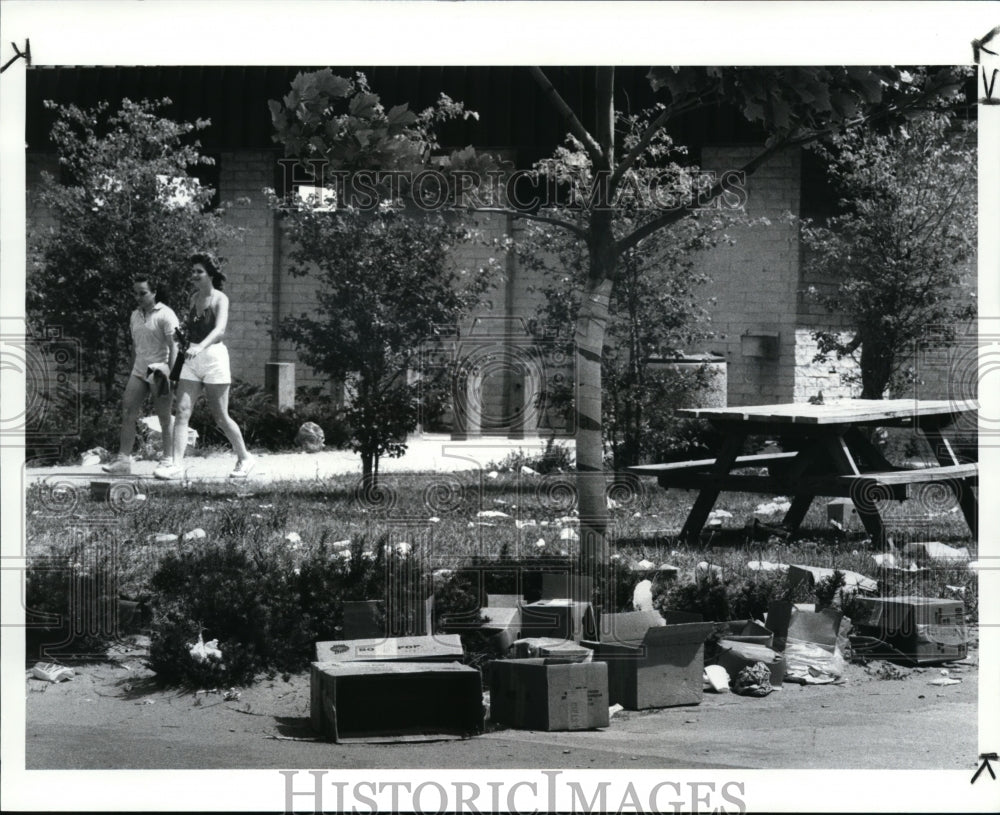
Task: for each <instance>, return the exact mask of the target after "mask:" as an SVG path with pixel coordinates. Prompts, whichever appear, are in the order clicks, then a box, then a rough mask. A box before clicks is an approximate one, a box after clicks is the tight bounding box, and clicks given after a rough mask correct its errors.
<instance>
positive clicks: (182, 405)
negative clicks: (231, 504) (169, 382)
mask: <svg viewBox="0 0 1000 815" xmlns="http://www.w3.org/2000/svg"><path fill="white" fill-rule="evenodd" d="M188 262H189V263H190V264H191V282H192V284H193V285H194V289H195V292H194V294H192V295H191V302H190V309H189V312H188V318H187V322H186V329H187V337H188V341H189V342H190V345H189V346H188V349H187V351H186V352H185V358H184V366H183V367H182V368H181V372H180V379H179V381H178V383H177V415H176V418H175V421H174V457H173V461H172V462H170V463H169V464H166V465H164V466H163V467H159V468H157V469H156V470H155V471H154V473H153V475H154V476H156V477H157V478H162V479H173V478H179V477H180V476H181V474H182V472H183V469H182V467H181V463H182V462H183V460H184V450H185V448H186V447H187V431H188V422H189V421H190V419H191V410H192V409H193V408H194V403H195V401H196V400H197V399H198V396H199V395H201V393H202V390H204V393H205V400H206V401H207V402H208V407H209V410H211V412H212V418H214V419H215V423H216V424H217V425H218V426H219V429H220V430H222V432H223V433H224V434H225V436H226V438H227V439H228V440H229V443H230V444H231V445H232V446H233V450H234V451H235V453H236V467H235V468H234V469H233V471H232V472H231V473H230V474H229V477H230V478H246V477H247V476H248V475H249V474H250V471H251V470H252V469H253V466H254V459H253V457H252V456H251V455H250V453H249V452H248V451H247V448H246V444H244V442H243V434H242V433H241V432H240V428H239V426H238V425H237V424H236V422H234V421H233V419H232V417H231V416H230V415H229V386H230V383H231V382H232V377H231V375H230V371H229V351H228V350H227V349H226V346H225V345H224V344H223V342H222V340H223V337H225V335H226V325H227V324H228V322H229V298H228V297H227V296H226V295H225V294H224V293H223V291H222V285H223V283H224V282H225V279H226V276H225V275H224V274H223V273H222V271H221V270H220V268H219V264H218V262H217V261H216V260H215V258H213V257H212V256H211V255H208V254H205V253H198V254H195V255H192V256H191V257H190V258H189V259H188Z"/></svg>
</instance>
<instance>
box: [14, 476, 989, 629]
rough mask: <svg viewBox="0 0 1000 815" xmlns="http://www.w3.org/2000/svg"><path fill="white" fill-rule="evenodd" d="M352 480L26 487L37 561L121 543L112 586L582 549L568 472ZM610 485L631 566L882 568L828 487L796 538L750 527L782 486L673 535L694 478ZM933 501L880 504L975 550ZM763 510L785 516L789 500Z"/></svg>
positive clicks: (901, 588)
mask: <svg viewBox="0 0 1000 815" xmlns="http://www.w3.org/2000/svg"><path fill="white" fill-rule="evenodd" d="M356 486H357V480H356V477H354V476H343V477H338V478H333V479H329V480H327V481H323V482H310V483H305V484H281V485H275V486H269V487H263V486H262V487H259V488H257V487H253V486H250V487H249V488H248V487H247V485H234V484H232V483H228V484H205V485H194V486H188V487H184V486H179V485H175V484H160V483H156V482H148V483H146V484H145V486H144V487H143V489H145V490H146V493H145V500H142V501H132V502H128V503H127V504H125V505H123V506H120V507H117V508H116V509H117V511H116V512H115V513H113V514H112V513H109V511H108V504H106V503H104V502H99V501H88V500H83V501H81V502H79V503H78V504H77V505H76V506H74V507H71V508H70V509H71V510H72V511H71V512H69V513H67V511H66V509H67V508H66V507H59V506H53V503H54V502H53V501H52V500H51V497H50V496H46V495H45V494H44V493H43V492H42V488H41V487H37V486H34V487H32V488H30V489H29V491H28V494H27V539H28V554H29V557H30V558H32V559H33V562H35V563H43V562H50V563H51V562H54V561H50V560H49V559H55V560H59V559H65V561H64V562H69V563H70V564H76V568H78V569H84V570H85V569H86V568H88V566H87V564H88V561H93V559H94V558H95V557H99V556H112V557H113V558H114V561H115V574H116V578H115V580H116V583H117V591H118V592H119V593H120V594H121V595H123V596H128V597H135V596H140V595H143V594H146V593H148V581H149V578H150V576H151V575H152V574H153V573H154V572H155V570H156V567H157V563H158V561H159V560H160V559H161V558H162V556H163V555H164V554H165V553H166V552H169V551H174V552H176V551H193V550H197V549H198V548H203V547H207V546H212V545H215V544H218V543H225V542H235V543H236V544H237V545H238V546H240V547H244V548H245V549H247V551H250V552H255V551H256V552H262V553H264V552H268V551H274V550H283V551H284V552H285V553H287V554H289V555H290V556H291V558H292V560H293V562H294V561H296V560H297V559H300V558H302V557H305V556H306V555H308V554H309V552H310V551H311V550H313V549H314V548H315V547H317V546H319V545H320V544H321V543H326V544H327V545H330V544H332V543H334V542H339V541H345V540H353V541H355V542H359V541H361V542H363V543H364V545H365V546H367V547H374V546H375V542H376V541H379V540H380V539H383V538H384V540H385V542H386V544H387V545H388V546H390V547H397V546H398V545H399V544H408V546H403V547H402V549H403V550H406V551H407V553H408V555H409V556H410V557H412V558H414V559H416V560H417V562H419V564H420V565H421V567H422V568H423V569H425V570H427V571H428V572H433V571H435V570H439V569H457V568H461V567H462V566H463V565H466V564H468V563H469V562H470V561H471V560H472V559H473V558H476V559H477V560H480V561H482V560H484V559H485V560H490V559H494V558H499V557H501V556H503V557H507V558H517V559H539V561H541V560H543V559H553V558H556V559H558V558H563V557H565V558H570V559H572V558H575V556H576V554H577V553H578V544H577V542H576V541H575V540H574V539H573V538H574V536H573V530H575V529H577V528H578V527H577V525H576V524H575V522H574V519H573V515H574V514H575V509H576V502H575V487H574V476H573V474H571V473H570V474H556V475H547V476H520V475H516V474H510V473H507V474H500V475H498V476H497V477H496V478H494V479H490V478H489V477H488V476H486V475H484V474H482V473H479V472H468V473H454V474H447V473H446V474H442V473H430V474H405V475H385V476H383V477H382V480H381V485H380V488H379V489H378V490H376V491H374V492H372V493H370V494H367V495H359V494H358V491H357V489H356ZM610 495H611V497H612V507H613V508H612V509H611V523H610V527H609V540H610V547H609V549H610V554H611V557H612V558H613V559H615V560H616V561H617V562H618V563H619V564H620V565H625V564H632V565H633V567H634V566H635V564H638V563H639V562H641V561H644V560H646V561H650V562H652V563H653V564H656V565H659V564H662V563H669V564H671V565H673V566H676V567H678V568H679V569H680V570H681V572H682V573H684V572H691V571H692V570H693V569H694V567H695V566H696V564H698V563H699V562H701V561H708V562H710V563H713V564H718V565H720V566H721V567H722V568H723V570H724V574H726V575H727V576H730V575H732V576H735V577H739V576H745V575H746V574H747V572H748V569H747V563H748V562H749V561H756V560H763V561H771V562H780V563H801V564H807V565H813V566H825V567H837V568H841V569H849V570H852V571H857V572H861V573H862V574H866V575H869V576H872V577H878V576H879V575H878V568H877V566H876V564H875V562H874V561H873V560H872V554H873V552H872V548H871V545H870V541H869V540H868V539H867V535H866V533H865V532H864V530H863V528H861V527H860V525H856V528H848V529H847V530H845V531H841V530H838V529H836V528H834V527H833V526H832V525H830V524H829V523H828V522H827V517H826V500H825V499H817V500H816V501H815V502H814V504H813V507H812V508H811V509H810V511H809V514H808V515H807V516H806V519H805V521H804V523H803V524H802V527H801V529H800V531H799V533H798V534H797V535H796V536H794V537H793V538H792V539H790V540H781V539H779V538H777V537H772V538H770V539H768V540H752V535H751V534H750V530H749V529H748V528H747V525H748V524H750V523H752V521H753V518H754V517H755V509H757V508H758V507H759V506H760V505H761V504H767V503H770V502H772V501H773V500H774V497H773V496H755V495H745V494H735V493H723V495H722V496H721V497H720V499H719V501H718V502H717V504H716V510H724V511H725V512H727V513H730V516H731V517H723V518H722V525H721V526H718V527H715V528H712V529H706V531H705V533H703V536H702V542H701V544H700V545H689V544H681V543H679V542H678V541H677V540H676V536H677V534H678V532H679V530H680V528H681V526H682V524H683V522H684V519H685V517H686V515H687V512H688V510H689V508H690V506H691V503H692V502H693V500H694V497H695V493H694V492H687V491H680V490H670V491H667V490H663V489H660V488H659V487H658V486H657V485H656V483H655V480H654V479H643V480H642V481H640V482H638V484H637V485H635V486H632V487H621V488H612V489H611V490H610ZM927 503H929V502H926V501H925V502H924V504H927ZM952 503H953V502H952ZM930 510H931V511H929V510H928V508H927V507H926V506H925V505H922V504H920V503H918V502H917V501H912V500H911V501H906V502H902V503H895V504H891V505H889V506H888V507H886V509H885V510H884V511H883V517H884V518H885V519H886V523H887V526H888V529H889V535H890V537H891V538H892V539H893V540H894V542H895V543H896V544H897V546H901V544H904V543H906V542H908V541H940V542H942V543H945V544H947V545H950V546H955V547H962V546H964V547H968V548H969V550H970V556H971V557H972V558H975V557H976V552H975V542H974V541H972V540H971V538H970V535H969V531H968V529H967V528H966V526H965V523H964V521H963V519H962V515H961V513H960V512H957V511H956V508H955V507H954V506H952V505H950V504H949V502H948V500H947V499H945V500H942V501H941V503H940V506H932V507H931V508H930ZM756 517H758V518H759V519H760V520H762V521H764V522H765V523H766V522H770V523H773V524H777V523H778V522H779V521H780V518H781V514H780V512H775V513H772V514H770V515H768V514H761V513H758V514H756ZM196 530H201V532H197V531H196ZM192 532H194V535H191V534H190V533H192ZM202 532H203V533H204V534H203V535H202ZM163 535H176V536H177V537H176V539H170V538H164V537H162V536H163ZM157 536H161V538H159V539H158V538H157ZM95 553H96V554H95ZM637 579H638V578H637ZM976 586H977V581H976V579H975V572H971V571H969V570H967V569H965V568H939V569H936V570H933V571H931V572H930V573H924V574H922V575H921V576H920V577H919V578H913V579H908V580H907V579H900V580H897V581H896V582H895V583H893V584H892V585H891V586H887V588H889V589H890V590H893V593H907V594H909V593H913V594H922V595H925V596H936V597H955V598H960V599H962V600H964V601H965V603H966V606H967V609H968V610H969V611H970V612H972V613H974V612H975V609H976V606H977V603H976ZM948 587H952V588H948Z"/></svg>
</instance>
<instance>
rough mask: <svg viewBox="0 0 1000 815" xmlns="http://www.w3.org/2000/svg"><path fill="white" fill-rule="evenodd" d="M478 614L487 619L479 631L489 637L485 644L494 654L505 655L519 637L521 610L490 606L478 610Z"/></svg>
mask: <svg viewBox="0 0 1000 815" xmlns="http://www.w3.org/2000/svg"><path fill="white" fill-rule="evenodd" d="M480 614H482V615H483V617H486V618H487V621H486V622H485V623H483V624H482V626H481V630H482V631H483V632H484V633H486V634H489V635H491V636H490V638H489V640H488V641H487V644H488V645H489V646H490V648H491V649H492V650H493V652H494V653H497V654H501V655H502V654H506V653H507V651H508V649H509V648H510V647H511V646H512V645H513V644H514V642H515V641H516V640H517V639H519V638H520V636H521V609H520V608H507V607H504V606H490V607H488V608H484V609H480Z"/></svg>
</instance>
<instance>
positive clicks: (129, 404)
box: [101, 275, 177, 475]
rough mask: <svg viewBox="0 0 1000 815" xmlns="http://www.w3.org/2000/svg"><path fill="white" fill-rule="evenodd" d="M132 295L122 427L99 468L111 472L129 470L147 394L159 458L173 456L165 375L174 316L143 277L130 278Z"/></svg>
mask: <svg viewBox="0 0 1000 815" xmlns="http://www.w3.org/2000/svg"><path fill="white" fill-rule="evenodd" d="M132 294H133V296H134V297H135V299H136V305H137V308H136V309H135V311H133V312H132V315H131V317H130V318H129V330H130V331H131V334H132V346H133V350H134V351H135V355H134V357H133V359H132V371H131V373H130V374H129V377H128V382H127V383H125V393H124V394H123V395H122V429H121V433H120V434H119V437H118V455H117V456H115V459H114V461H112V462H111V463H110V464H105V465H104V466H103V467H102V468H101V469H103V470H104V472H106V473H111V474H112V475H128V474H130V473H131V472H132V446H133V445H134V444H135V432H136V422H138V420H139V413H140V412H141V411H142V406H143V404H144V403H145V401H146V397H147V396H152V397H153V409H154V410H155V411H156V415H157V417H158V418H159V420H160V435H161V438H162V439H163V454H162V456H161V459H165V458H170V457H171V456H172V455H173V445H172V442H171V426H170V425H171V418H170V402H171V394H170V385H169V383H168V381H167V377H168V376H169V374H170V370H171V368H172V367H173V364H174V360H175V359H176V358H177V340H176V337H175V334H174V332H175V330H176V329H177V315H176V314H174V312H173V309H171V308H170V307H169V306H167V305H165V304H163V303H161V302H160V301H159V290H158V287H157V285H156V282H155V281H153V280H152V279H151V278H149V277H146V276H141V275H140V276H137V277H135V278H133V280H132Z"/></svg>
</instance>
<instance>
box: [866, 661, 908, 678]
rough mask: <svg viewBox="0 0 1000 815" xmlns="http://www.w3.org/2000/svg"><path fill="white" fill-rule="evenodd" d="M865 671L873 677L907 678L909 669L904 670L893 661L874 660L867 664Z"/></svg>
mask: <svg viewBox="0 0 1000 815" xmlns="http://www.w3.org/2000/svg"><path fill="white" fill-rule="evenodd" d="M865 673H867V674H868V675H869V676H870V677H872V679H906V677H908V676H909V675H910V674H909V671H904V670H903V669H902V668H900V667H899V666H898V665H894V664H893V663H891V662H882V661H878V662H872V663H869V664H868V665H866V666H865Z"/></svg>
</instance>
